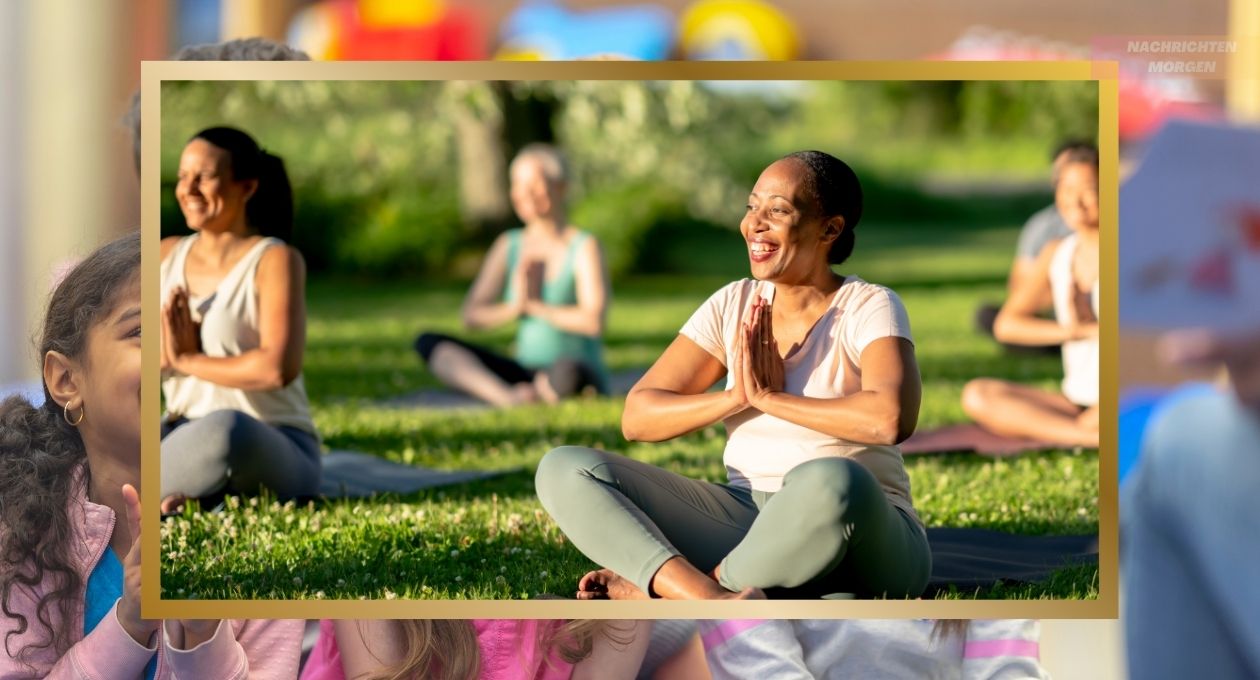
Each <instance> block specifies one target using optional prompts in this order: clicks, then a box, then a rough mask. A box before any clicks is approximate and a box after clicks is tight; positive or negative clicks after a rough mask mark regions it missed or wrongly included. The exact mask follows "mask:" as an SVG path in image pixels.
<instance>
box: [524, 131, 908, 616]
mask: <svg viewBox="0 0 1260 680" xmlns="http://www.w3.org/2000/svg"><path fill="white" fill-rule="evenodd" d="M861 214H862V190H861V186H860V184H859V182H858V179H857V176H856V175H855V174H854V172H853V170H852V169H851V168H849V166H848V165H846V164H845V163H844V162H842V161H840V160H838V159H836V158H834V157H832V156H830V155H828V154H825V153H822V152H818V151H803V152H798V153H794V154H791V155H789V156H786V157H784V158H782V159H780V160H779V161H777V162H775V163H774V164H772V165H770V167H768V168H766V170H765V171H764V172H762V173H761V176H760V178H758V180H757V183H756V185H755V186H754V187H753V190H752V193H751V194H750V195H749V202H748V205H747V210H746V213H745V215H744V219H743V220H742V221H741V223H740V231H741V233H742V235H743V238H744V241H745V243H746V244H747V248H748V259H749V263H750V265H751V269H752V275H753V278H751V279H744V280H741V281H736V282H734V283H731V284H729V285H727V286H726V287H724V288H722V289H721V290H719V291H718V292H717V293H715V294H714V295H713V296H712V297H710V298H709V300H708V301H706V302H705V303H704V304H703V305H702V306H701V307H700V309H698V310H697V311H696V312H695V314H694V315H693V316H692V317H691V319H690V320H689V321H687V323H686V324H685V325H684V326H683V328H682V330H681V331H680V332H679V335H678V337H677V338H675V339H674V341H673V343H672V344H671V345H670V346H669V347H668V348H667V349H666V350H665V353H664V354H663V355H662V356H661V357H660V358H659V359H658V360H657V361H656V363H655V364H654V365H653V366H652V368H651V369H650V370H649V371H648V372H647V374H646V375H645V376H644V377H643V378H642V379H641V380H640V381H639V383H638V384H637V385H635V386H634V389H632V390H631V391H630V394H629V396H627V398H626V406H625V412H624V413H623V415H622V421H621V424H622V430H623V432H624V434H625V436H626V438H627V439H630V440H639V441H664V440H667V439H672V438H674V437H678V436H681V435H684V434H687V433H689V432H693V431H695V430H698V429H701V428H704V427H708V426H710V425H712V424H714V423H716V422H718V421H723V422H724V423H725V425H726V429H727V434H728V437H727V443H726V451H725V454H724V459H725V463H726V468H727V472H728V475H729V478H730V482H729V483H727V484H712V483H709V482H702V481H697V480H692V479H687V478H685V477H682V476H680V475H677V474H673V473H670V472H666V471H665V470H661V469H659V468H655V467H652V466H650V465H647V464H645V463H641V462H639V461H635V460H632V459H629V458H626V457H623V456H618V455H616V454H611V453H606V452H603V451H597V450H594V449H589V448H584V447H576V446H566V447H561V448H558V449H555V450H553V451H551V452H550V453H548V454H547V456H546V457H544V458H543V460H542V462H541V463H540V465H539V467H538V474H537V487H538V496H539V499H540V500H541V501H542V504H543V506H544V507H545V508H546V509H547V511H548V512H550V513H551V516H552V517H553V518H554V519H555V520H556V523H557V524H559V525H560V528H561V529H562V530H564V532H565V534H566V535H567V536H568V537H569V539H570V540H571V541H573V543H574V545H576V546H577V547H578V549H579V550H581V551H582V552H583V553H585V554H586V555H587V557H589V558H591V559H592V560H594V561H595V562H597V563H599V564H600V565H602V566H604V567H606V568H605V569H602V570H600V571H594V572H591V573H589V574H587V575H586V576H585V577H583V578H582V580H581V582H580V583H579V585H578V588H579V593H578V596H579V597H580V598H593V597H612V598H632V597H645V596H654V597H664V598H679V599H681V598H721V597H756V596H759V595H761V594H762V592H761V591H762V589H769V588H774V589H786V590H781V591H778V592H772V593H770V594H772V595H787V596H792V597H817V596H824V595H828V594H836V593H845V594H855V595H858V596H867V597H870V596H887V597H915V596H917V595H919V594H920V593H922V591H923V589H924V588H925V587H926V585H927V579H928V574H929V571H930V564H931V555H930V552H929V549H928V544H927V537H926V532H925V531H924V529H923V525H922V523H921V521H920V520H919V518H918V516H917V515H916V514H915V511H914V507H913V504H912V503H911V497H910V480H909V477H908V476H907V475H906V471H905V468H904V466H903V464H902V459H901V452H900V450H899V449H898V448H897V444H898V443H899V442H901V441H903V440H905V439H906V438H907V437H909V436H910V434H911V433H912V432H913V431H914V427H915V423H916V422H917V419H918V413H919V401H920V391H921V390H920V384H919V371H918V367H917V365H916V363H915V358H914V345H913V344H912V342H911V339H910V324H909V319H908V317H907V315H906V311H905V308H904V307H903V306H902V304H901V301H900V299H899V298H898V297H897V295H896V294H895V293H893V292H892V291H890V290H888V289H887V288H884V287H882V286H878V285H874V284H870V283H867V282H865V281H863V280H861V279H859V278H857V277H855V276H845V275H841V274H837V273H835V272H834V271H833V270H832V265H837V264H840V263H842V262H844V261H845V259H847V258H848V257H849V255H850V253H852V251H853V246H854V228H855V227H856V226H857V224H858V220H859V219H860V217H861ZM723 377H725V378H726V382H725V385H726V389H725V390H722V391H713V392H710V391H709V387H710V386H712V385H713V384H714V383H716V382H717V381H718V380H721V379H722V378H723Z"/></svg>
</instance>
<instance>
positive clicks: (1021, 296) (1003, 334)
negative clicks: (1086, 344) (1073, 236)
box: [993, 241, 1098, 345]
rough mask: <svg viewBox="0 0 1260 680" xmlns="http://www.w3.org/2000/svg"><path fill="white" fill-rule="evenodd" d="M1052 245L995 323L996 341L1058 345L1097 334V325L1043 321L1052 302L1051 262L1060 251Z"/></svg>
mask: <svg viewBox="0 0 1260 680" xmlns="http://www.w3.org/2000/svg"><path fill="white" fill-rule="evenodd" d="M1058 244H1059V242H1058V241H1052V242H1051V243H1049V244H1047V245H1046V247H1045V248H1042V249H1041V254H1040V255H1038V256H1037V261H1036V264H1035V265H1034V266H1035V269H1034V270H1033V271H1032V272H1031V273H1030V274H1029V275H1028V276H1026V277H1024V278H1023V280H1022V281H1021V282H1020V285H1019V287H1018V288H1016V289H1015V290H1014V291H1012V293H1011V296H1010V297H1009V298H1007V300H1006V304H1004V305H1002V309H1001V311H999V312H998V315H997V319H995V320H994V322H993V337H995V338H997V339H998V340H999V341H1001V342H1006V343H1010V344H1013V345H1058V344H1061V343H1064V342H1067V341H1069V340H1079V339H1082V338H1086V337H1089V336H1091V335H1097V334H1098V324H1097V322H1090V323H1084V324H1078V325H1075V326H1063V325H1060V324H1059V322H1058V321H1054V320H1052V319H1042V318H1040V317H1038V316H1037V312H1039V311H1040V310H1042V309H1044V308H1045V306H1046V302H1045V301H1046V300H1049V299H1050V295H1051V291H1050V262H1051V260H1053V259H1054V253H1055V251H1056V250H1057V249H1058Z"/></svg>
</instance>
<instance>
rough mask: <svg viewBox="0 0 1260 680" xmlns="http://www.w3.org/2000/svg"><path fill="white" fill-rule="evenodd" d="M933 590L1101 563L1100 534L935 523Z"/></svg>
mask: <svg viewBox="0 0 1260 680" xmlns="http://www.w3.org/2000/svg"><path fill="white" fill-rule="evenodd" d="M927 535H928V543H929V544H930V545H931V546H932V576H931V578H930V579H929V581H928V593H925V594H924V597H931V596H932V595H931V594H932V593H935V592H936V591H939V590H947V589H948V588H949V586H951V585H954V586H957V587H958V588H960V589H972V588H978V587H981V588H983V587H989V586H992V585H993V584H994V583H995V582H997V581H1006V582H1018V583H1037V582H1039V581H1044V580H1046V579H1048V578H1050V575H1051V574H1053V573H1054V572H1056V571H1058V570H1059V569H1062V568H1063V567H1066V566H1070V565H1073V564H1097V563H1098V537H1097V536H1021V535H1018V534H1008V533H1003V532H1000V531H989V530H987V529H956V528H942V527H935V528H930V529H928V530H927Z"/></svg>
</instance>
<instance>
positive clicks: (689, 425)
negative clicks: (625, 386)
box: [621, 335, 747, 442]
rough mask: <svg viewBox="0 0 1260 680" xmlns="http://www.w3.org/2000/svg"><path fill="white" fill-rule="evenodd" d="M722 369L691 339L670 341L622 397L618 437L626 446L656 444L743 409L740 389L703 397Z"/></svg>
mask: <svg viewBox="0 0 1260 680" xmlns="http://www.w3.org/2000/svg"><path fill="white" fill-rule="evenodd" d="M725 375H726V367H725V366H723V365H722V362H720V361H718V359H717V357H715V356H713V355H712V354H709V353H708V352H706V351H705V350H704V349H702V348H701V347H700V346H699V345H697V344H696V343H695V342H694V341H693V340H692V339H691V338H688V337H687V336H685V335H679V336H678V337H676V338H674V341H673V342H672V343H670V345H669V347H667V348H666V349H665V353H664V354H662V355H661V358H659V359H657V360H656V363H654V364H652V368H650V369H648V372H647V374H645V375H644V376H643V377H642V378H640V379H639V382H638V383H636V384H635V386H634V387H633V388H632V389H631V390H630V394H628V395H626V406H625V409H624V410H623V411H622V414H621V432H622V434H623V435H624V436H625V438H626V439H628V440H630V441H652V442H659V441H664V440H666V439H672V438H674V437H679V436H682V435H684V434H687V433H688V432H694V431H696V430H698V429H700V428H702V427H706V426H708V425H712V424H713V423H716V422H718V421H720V420H722V419H723V418H726V417H727V416H730V415H732V414H735V413H738V412H740V411H742V410H743V409H744V408H746V407H747V402H746V401H745V400H744V397H743V390H742V388H741V386H740V385H736V389H730V390H726V391H723V392H705V390H707V389H708V388H709V387H710V386H711V385H713V384H714V383H716V382H717V381H718V380H720V379H722V378H723V377H725Z"/></svg>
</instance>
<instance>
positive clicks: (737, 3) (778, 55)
mask: <svg viewBox="0 0 1260 680" xmlns="http://www.w3.org/2000/svg"><path fill="white" fill-rule="evenodd" d="M679 34H680V35H679V39H680V43H681V44H680V53H681V55H682V56H683V58H684V59H695V60H742V61H789V60H792V59H796V58H797V57H798V56H799V55H800V38H799V35H798V33H797V30H796V25H795V24H793V23H792V20H791V19H789V18H788V17H787V15H786V14H784V13H783V12H781V11H779V10H778V9H777V8H775V7H774V6H773V5H771V4H769V3H765V2H760V1H759V0H701V1H700V2H697V3H695V4H693V5H691V6H690V7H688V8H687V10H686V12H684V13H683V17H682V20H681V21H680V22H679Z"/></svg>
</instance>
